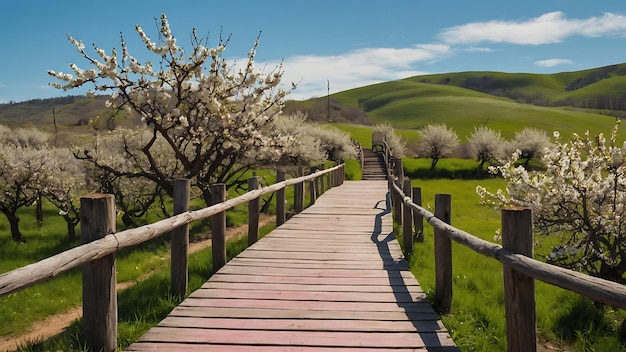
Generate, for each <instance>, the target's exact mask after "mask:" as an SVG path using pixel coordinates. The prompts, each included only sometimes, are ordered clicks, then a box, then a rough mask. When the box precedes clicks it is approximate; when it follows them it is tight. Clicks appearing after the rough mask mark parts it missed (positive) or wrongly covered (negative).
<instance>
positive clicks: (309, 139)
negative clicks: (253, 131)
mask: <svg viewBox="0 0 626 352" xmlns="http://www.w3.org/2000/svg"><path fill="white" fill-rule="evenodd" d="M270 128H271V129H273V130H275V131H277V132H279V133H281V134H284V135H286V136H292V137H293V138H294V139H296V140H297V143H292V144H290V145H289V147H288V148H285V149H284V150H283V153H282V155H281V158H280V160H279V162H278V163H279V164H281V165H283V166H287V165H306V164H313V163H320V162H322V161H324V160H325V159H326V156H325V153H324V151H323V150H322V146H321V142H320V141H319V140H316V139H315V136H314V135H313V134H312V133H310V132H311V130H312V129H313V128H314V125H313V124H312V123H310V122H308V121H307V114H306V113H303V112H301V111H296V112H295V113H293V114H291V115H280V116H278V117H277V118H275V119H274V120H273V121H272V123H271V126H270Z"/></svg>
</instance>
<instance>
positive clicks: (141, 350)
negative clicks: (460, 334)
mask: <svg viewBox="0 0 626 352" xmlns="http://www.w3.org/2000/svg"><path fill="white" fill-rule="evenodd" d="M207 349H210V350H211V351H212V352H215V351H217V352H318V351H319V352H337V350H338V349H337V348H335V347H333V346H315V347H308V346H295V347H292V346H284V345H282V346H276V345H263V346H261V345H256V346H243V345H222V344H211V345H206V344H183V343H175V342H173V343H163V342H160V343H154V342H139V343H136V344H133V345H132V346H130V347H129V349H127V351H136V352H161V351H164V350H167V351H180V352H205V351H207ZM393 350H394V351H398V352H424V351H425V350H424V348H414V347H400V348H394V349H393ZM428 350H429V351H431V352H458V351H459V349H458V348H456V347H452V346H450V347H431V348H429V349H428ZM341 351H342V352H380V349H379V348H361V347H354V348H348V347H343V348H341Z"/></svg>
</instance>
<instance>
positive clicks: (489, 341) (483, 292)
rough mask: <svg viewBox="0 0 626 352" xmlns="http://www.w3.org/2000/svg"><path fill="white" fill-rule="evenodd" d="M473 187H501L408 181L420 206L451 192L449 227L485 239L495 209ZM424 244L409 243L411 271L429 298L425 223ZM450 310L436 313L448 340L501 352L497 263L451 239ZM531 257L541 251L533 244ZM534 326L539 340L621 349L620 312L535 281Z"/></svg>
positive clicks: (625, 347)
mask: <svg viewBox="0 0 626 352" xmlns="http://www.w3.org/2000/svg"><path fill="white" fill-rule="evenodd" d="M477 185H481V186H484V187H487V188H488V189H491V190H495V189H497V188H503V187H504V185H505V184H504V181H503V180H502V179H484V180H441V179H430V180H414V181H413V186H414V187H421V189H422V199H423V206H424V207H425V208H426V209H429V210H430V211H431V212H434V210H433V209H434V196H435V194H437V193H446V194H451V195H452V216H451V223H452V225H453V226H455V227H458V228H460V229H462V230H464V231H467V232H469V233H471V234H473V235H475V236H477V237H480V238H482V239H484V240H487V241H490V242H497V240H495V239H494V236H496V231H497V230H498V229H499V228H500V213H499V212H497V211H495V210H494V209H493V208H490V207H486V206H482V205H480V200H479V198H478V196H477V195H476V194H475V188H476V186H477ZM424 234H425V237H426V240H425V242H424V243H417V242H416V243H415V244H414V253H413V255H412V256H411V257H410V267H411V271H412V272H413V273H414V274H415V276H416V277H417V279H418V280H419V281H420V283H421V285H422V287H423V289H424V291H425V292H426V293H427V295H428V296H429V298H430V299H431V300H432V299H433V297H434V290H435V287H434V285H435V277H434V275H435V272H434V252H433V250H434V248H433V244H434V243H433V230H432V227H431V226H430V225H428V224H427V223H425V231H424ZM452 253H453V264H452V267H453V302H452V314H450V315H446V316H443V317H442V320H443V322H444V323H445V325H446V327H447V328H448V330H449V331H450V333H451V335H452V337H453V338H454V341H455V342H456V343H457V344H458V345H459V346H460V347H461V349H462V350H464V351H465V350H467V351H503V350H506V330H505V318H504V306H503V304H504V293H503V278H502V265H501V264H500V263H499V262H498V261H496V260H493V259H490V258H487V257H484V256H482V255H480V254H478V253H475V252H474V251H472V250H470V249H468V248H466V247H464V246H462V245H460V244H458V243H455V242H453V244H452ZM535 253H536V256H535V257H536V258H537V259H541V257H542V255H541V253H547V251H546V249H545V248H542V247H537V248H535ZM536 301H537V308H536V312H537V318H538V322H537V327H538V334H539V338H540V341H549V342H550V343H552V344H553V345H554V344H556V345H560V346H564V348H567V349H572V350H577V351H578V350H581V351H583V350H584V351H587V350H589V351H626V339H625V338H624V336H625V335H624V332H623V331H621V330H620V324H621V322H622V321H623V319H624V316H626V314H625V313H624V311H621V310H618V311H615V310H612V309H607V310H606V311H605V313H604V314H600V313H598V312H597V310H596V309H595V308H594V305H593V302H591V301H590V300H588V299H585V298H581V296H579V295H577V294H574V293H571V292H569V291H566V290H563V289H561V288H558V287H555V286H551V285H548V284H545V283H542V282H537V285H536ZM583 347H584V348H585V349H583Z"/></svg>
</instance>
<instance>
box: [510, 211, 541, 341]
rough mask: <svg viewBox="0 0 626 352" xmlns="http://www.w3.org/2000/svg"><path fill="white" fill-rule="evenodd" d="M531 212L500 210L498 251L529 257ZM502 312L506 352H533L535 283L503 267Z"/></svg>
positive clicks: (531, 246) (531, 248)
mask: <svg viewBox="0 0 626 352" xmlns="http://www.w3.org/2000/svg"><path fill="white" fill-rule="evenodd" d="M532 222H533V220H532V211H531V210H530V209H527V208H511V209H503V210H502V247H504V248H506V249H509V250H511V251H513V252H516V253H519V254H522V255H525V256H528V257H530V258H532V257H533V242H534V240H533V229H532ZM503 270H504V309H505V314H506V335H507V341H508V351H510V352H518V351H520V352H521V351H531V352H532V351H537V325H536V312H535V280H533V278H532V277H529V276H526V275H524V274H522V273H520V272H517V271H515V270H513V269H510V268H508V267H506V266H505V267H504V268H503Z"/></svg>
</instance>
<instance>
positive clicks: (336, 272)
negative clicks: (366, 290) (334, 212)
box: [220, 265, 413, 279]
mask: <svg viewBox="0 0 626 352" xmlns="http://www.w3.org/2000/svg"><path fill="white" fill-rule="evenodd" d="M220 274H237V275H265V276H283V277H284V276H299V277H304V276H308V277H345V278H352V277H362V278H363V277H380V278H390V277H402V278H407V279H411V278H413V274H411V273H410V272H409V271H406V270H405V271H399V270H398V271H388V270H368V269H363V270H361V269H304V268H272V270H268V269H267V268H260V267H255V266H243V265H229V266H227V267H224V268H222V269H221V270H220Z"/></svg>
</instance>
